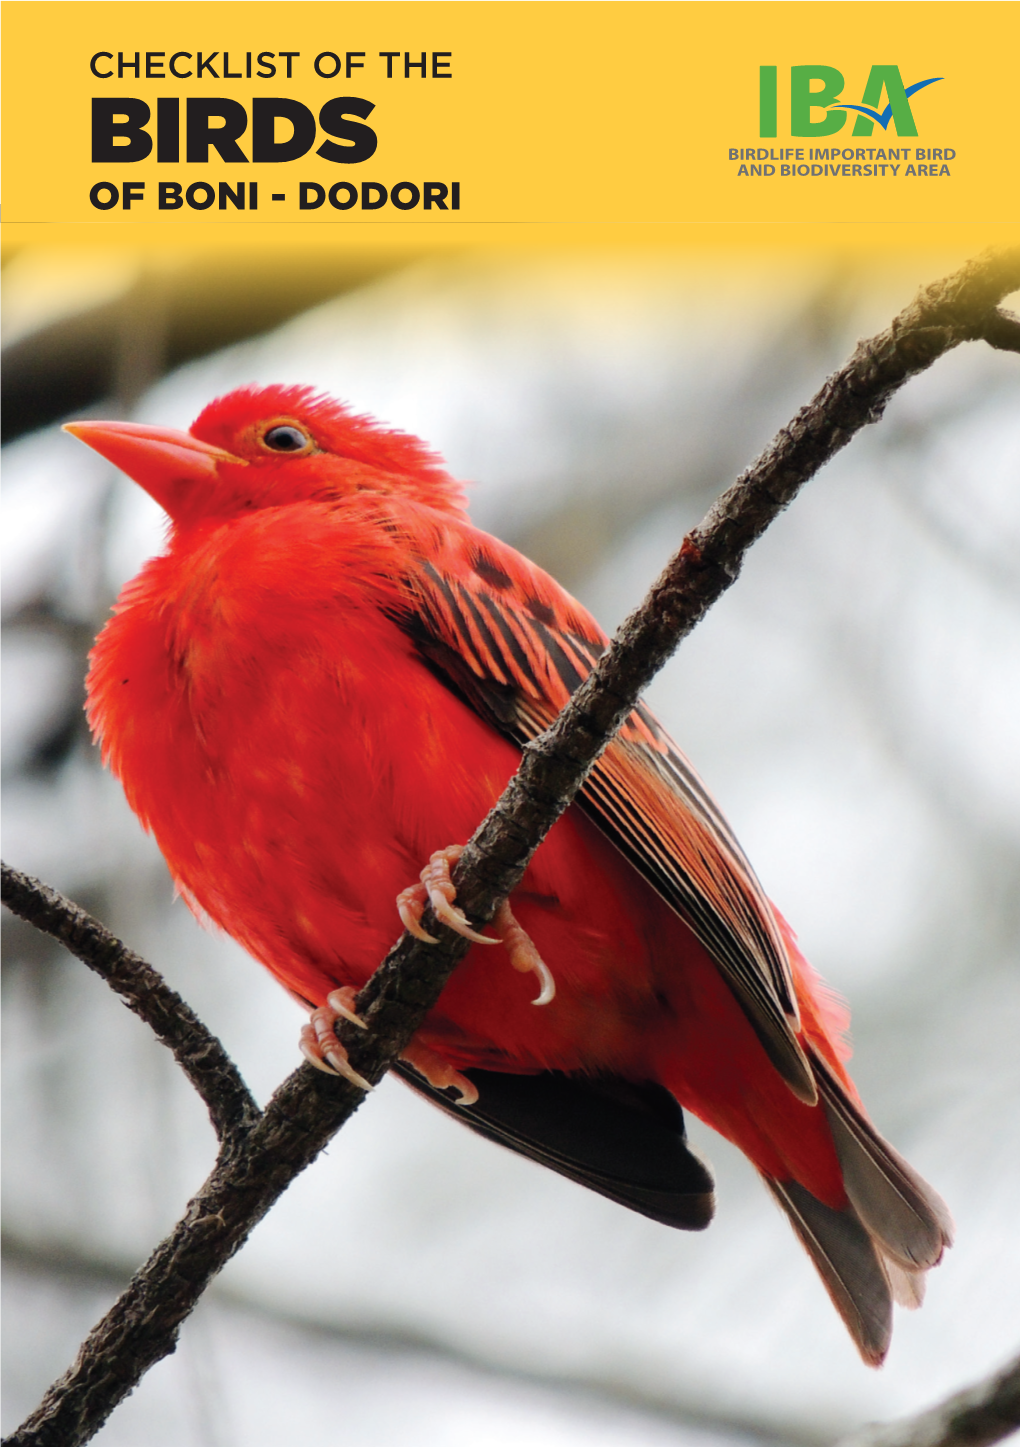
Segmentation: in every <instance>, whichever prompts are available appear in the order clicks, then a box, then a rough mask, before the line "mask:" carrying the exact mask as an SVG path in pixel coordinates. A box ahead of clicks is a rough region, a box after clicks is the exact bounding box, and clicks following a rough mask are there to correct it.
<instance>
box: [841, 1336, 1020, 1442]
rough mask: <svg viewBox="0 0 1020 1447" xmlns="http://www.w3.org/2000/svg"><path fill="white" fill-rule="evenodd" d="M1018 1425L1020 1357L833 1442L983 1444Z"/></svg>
mask: <svg viewBox="0 0 1020 1447" xmlns="http://www.w3.org/2000/svg"><path fill="white" fill-rule="evenodd" d="M1018 1427H1020V1357H1016V1358H1015V1359H1014V1360H1013V1361H1011V1362H1007V1363H1006V1365H1005V1366H1004V1367H1003V1368H1002V1370H1001V1371H999V1372H995V1373H993V1375H992V1376H990V1377H987V1378H986V1379H985V1380H984V1381H982V1382H979V1383H978V1384H977V1386H976V1387H967V1388H966V1390H965V1391H962V1392H957V1393H956V1394H955V1396H952V1397H949V1398H948V1399H947V1400H946V1401H945V1402H940V1403H939V1405H938V1406H937V1407H932V1408H931V1409H930V1411H927V1412H921V1413H919V1414H918V1415H917V1416H916V1417H908V1418H906V1419H905V1420H904V1421H902V1422H888V1423H876V1424H874V1425H873V1426H870V1427H866V1428H865V1429H864V1431H863V1432H854V1433H853V1434H852V1435H851V1436H849V1437H843V1438H841V1440H840V1441H839V1442H838V1443H837V1447H987V1444H988V1443H990V1442H999V1441H1001V1440H1002V1438H1003V1437H1006V1436H1008V1434H1009V1433H1010V1432H1014V1431H1016V1429H1017V1428H1018Z"/></svg>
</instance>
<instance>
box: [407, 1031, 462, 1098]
mask: <svg viewBox="0 0 1020 1447" xmlns="http://www.w3.org/2000/svg"><path fill="white" fill-rule="evenodd" d="M400 1058H401V1060H406V1061H407V1063H408V1065H413V1066H414V1068H415V1070H417V1072H418V1074H419V1075H423V1076H424V1077H425V1079H426V1080H427V1081H428V1083H429V1085H432V1086H435V1088H436V1090H448V1089H449V1088H450V1086H451V1085H452V1086H453V1087H454V1089H456V1090H459V1091H460V1100H458V1101H457V1104H458V1105H474V1103H475V1101H476V1100H477V1099H478V1090H477V1088H476V1087H475V1086H474V1085H473V1084H472V1083H471V1081H470V1080H468V1078H467V1076H466V1075H461V1073H460V1071H459V1070H454V1068H453V1066H452V1065H451V1064H450V1062H449V1061H448V1060H444V1059H443V1057H442V1056H441V1055H437V1054H436V1052H435V1051H434V1050H430V1049H429V1047H428V1046H427V1045H422V1044H421V1042H420V1041H418V1040H414V1039H412V1040H410V1041H409V1042H408V1044H407V1045H405V1047H404V1049H403V1050H402V1052H401V1055H400Z"/></svg>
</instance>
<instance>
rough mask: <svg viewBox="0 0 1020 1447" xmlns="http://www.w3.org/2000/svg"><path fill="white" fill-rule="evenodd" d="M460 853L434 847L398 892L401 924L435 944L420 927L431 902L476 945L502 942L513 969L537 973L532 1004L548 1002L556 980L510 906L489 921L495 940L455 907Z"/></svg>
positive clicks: (436, 911) (458, 846)
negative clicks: (415, 877) (453, 870)
mask: <svg viewBox="0 0 1020 1447" xmlns="http://www.w3.org/2000/svg"><path fill="white" fill-rule="evenodd" d="M463 853H464V846H463V845H462V844H451V845H449V846H448V847H447V848H446V849H437V850H436V852H435V853H434V854H433V855H432V857H431V858H430V859H429V862H428V864H426V866H425V868H424V869H423V870H422V872H421V882H420V883H419V884H412V885H410V886H409V887H408V888H407V889H404V890H401V892H400V894H398V895H397V912H398V914H399V915H400V919H401V923H402V924H403V926H404V928H405V929H406V930H407V932H408V934H412V935H414V937H415V938H416V939H419V940H425V942H426V943H427V944H430V945H434V944H437V943H438V941H437V940H436V938H435V937H434V936H433V935H430V934H428V933H427V932H426V931H425V930H424V929H422V924H421V917H422V914H423V913H424V911H425V906H426V904H430V905H431V906H432V912H433V914H434V915H435V916H436V918H437V919H440V920H442V921H443V923H444V924H447V925H449V926H450V928H451V929H452V930H455V931H456V932H457V934H459V935H463V936H464V938H465V939H468V940H473V941H474V943H475V944H479V945H495V944H500V943H502V944H503V945H504V946H505V948H506V951H507V954H508V955H509V956H510V963H511V964H512V965H513V967H514V969H515V970H520V971H521V973H522V974H527V973H529V972H532V971H533V972H534V973H535V974H536V975H537V976H538V980H539V985H540V989H539V992H538V995H537V996H536V998H535V999H534V1000H533V1001H532V1004H533V1005H548V1004H549V1002H550V1001H551V1000H553V999H555V997H556V981H555V980H554V979H553V976H552V971H551V970H550V969H549V966H548V965H547V964H546V963H545V961H544V960H543V959H542V957H541V955H540V954H539V953H538V950H537V949H536V948H535V944H534V941H533V940H532V939H531V936H530V935H529V934H528V933H527V931H526V930H524V929H523V928H522V927H521V925H520V924H518V922H517V920H516V919H515V918H514V915H513V912H512V911H511V909H510V905H509V904H508V903H507V902H506V901H504V903H503V904H502V905H501V906H500V908H499V909H498V910H497V912H496V917H495V919H494V920H493V922H492V923H493V928H494V929H495V931H496V934H497V936H498V938H497V939H493V938H492V937H491V936H490V935H482V934H479V933H478V932H477V930H473V929H472V928H471V926H470V925H469V924H468V921H467V917H466V916H465V914H464V913H463V911H462V910H459V909H456V908H455V907H454V900H455V899H456V898H457V891H456V889H455V888H454V884H453V880H452V879H451V878H450V865H451V864H453V863H455V861H456V860H458V859H459V858H460V856H461V855H462V854H463ZM458 1088H459V1087H458ZM472 1088H473V1087H472ZM463 1103H464V1102H461V1104H463Z"/></svg>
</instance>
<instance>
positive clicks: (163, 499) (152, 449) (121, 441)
mask: <svg viewBox="0 0 1020 1447" xmlns="http://www.w3.org/2000/svg"><path fill="white" fill-rule="evenodd" d="M64 431H65V432H70V434H71V436H72V437H77V438H79V439H80V440H81V441H82V442H86V443H88V445H89V447H93V448H95V450H96V452H99V453H101V454H102V456H103V457H105V458H107V459H108V460H109V461H110V462H112V463H113V464H114V466H115V467H119V468H120V470H121V471H122V472H126V473H127V475H128V477H130V478H133V479H134V481H135V482H137V483H139V484H140V486H142V487H144V488H145V491H146V492H147V493H149V495H150V496H151V497H154V498H155V499H156V501H157V502H158V503H159V504H160V505H161V506H162V507H164V508H166V510H167V512H170V513H172V512H173V507H172V500H173V498H174V496H175V495H176V494H178V493H179V490H180V487H181V485H182V484H184V485H185V486H187V485H188V484H189V483H196V482H211V481H212V479H213V478H214V477H215V476H216V469H217V467H218V466H219V464H220V463H222V462H231V463H233V464H234V465H235V466H237V467H246V466H247V463H246V462H245V460H244V458H242V457H235V456H234V455H233V453H230V452H224V451H223V449H222V448H221V447H212V446H210V444H209V443H208V442H200V441H199V440H198V438H197V437H192V435H191V433H190V432H178V431H177V430H176V428H173V427H148V426H146V425H145V424H144V423H140V422H66V423H65V424H64Z"/></svg>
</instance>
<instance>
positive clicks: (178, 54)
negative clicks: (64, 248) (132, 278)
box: [3, 0, 1020, 245]
mask: <svg viewBox="0 0 1020 1447" xmlns="http://www.w3.org/2000/svg"><path fill="white" fill-rule="evenodd" d="M4 22H5V57H6V59H5V72H6V74H5V86H4V101H3V107H4V131H5V136H6V165H5V196H4V208H5V209H4V220H5V222H7V223H15V224H17V225H19V226H26V225H27V226H53V225H75V226H80V227H102V228H104V229H108V228H111V227H117V228H128V229H131V230H132V231H136V230H137V229H138V228H144V229H145V232H146V233H148V232H149V231H150V229H151V228H154V227H158V228H165V227H173V228H175V230H176V231H178V232H181V233H183V234H182V235H181V236H180V238H179V240H181V241H184V240H185V239H186V236H191V237H192V238H194V235H195V233H196V231H200V232H207V231H208V230H209V229H210V228H225V227H226V228H230V230H231V232H236V230H237V228H245V229H247V230H249V231H253V232H258V233H263V234H264V233H268V234H266V235H265V237H264V239H266V240H269V239H270V236H271V237H272V239H274V240H279V239H280V234H281V233H280V228H281V227H285V228H287V229H288V230H290V229H291V228H295V227H300V228H302V229H304V228H308V227H327V228H330V231H329V240H330V244H333V245H335V244H336V242H337V241H338V240H339V239H348V240H352V241H354V242H356V243H357V244H359V245H365V244H368V243H371V244H372V245H376V244H379V243H380V242H382V240H383V236H382V234H381V233H384V232H388V231H390V230H392V229H396V230H397V232H398V234H399V233H403V232H405V231H406V233H407V234H406V235H405V237H404V240H405V241H410V240H411V237H412V236H413V238H414V241H415V244H421V243H423V242H424V243H425V244H435V243H436V242H440V241H452V240H458V239H459V240H464V239H467V238H468V237H472V238H473V237H476V236H478V235H479V234H483V235H484V236H485V238H486V239H487V240H489V241H492V240H496V241H499V242H503V243H505V242H508V241H510V242H512V241H515V240H519V239H522V238H521V230H522V228H525V229H528V228H540V229H542V230H544V231H548V229H549V228H562V227H565V226H566V227H579V226H580V227H594V228H599V229H608V230H609V231H611V232H616V231H617V230H618V229H619V228H639V229H644V228H659V227H661V228H688V227H699V228H705V227H708V228H720V227H723V228H726V227H738V226H752V227H754V228H762V227H766V228H767V227H780V228H792V231H791V233H790V234H791V235H792V236H794V237H800V238H801V239H804V238H806V237H817V236H819V235H821V234H822V233H823V232H825V231H830V232H831V231H833V229H836V230H837V231H842V232H843V233H844V234H845V237H846V238H847V239H850V240H852V238H853V237H854V236H859V237H860V238H861V239H862V240H866V238H867V237H869V236H871V237H874V236H875V234H876V231H875V228H888V229H889V230H890V235H896V236H899V237H901V238H903V237H913V238H914V239H915V240H916V239H919V238H922V237H923V236H924V235H925V233H926V231H927V230H928V229H929V228H932V227H942V226H960V225H962V224H965V225H966V226H967V227H968V228H969V232H970V233H971V234H976V233H982V234H985V233H987V235H988V236H989V238H990V239H992V238H995V237H997V236H998V235H999V233H1000V232H1001V229H1002V228H1004V227H1011V226H1015V225H1016V224H1017V222H1018V221H1020V186H1017V185H1016V184H1015V176H1016V164H1015V156H1016V148H1017V141H1018V135H1017V130H1018V127H1017V123H1016V101H1015V98H1014V96H1013V94H1012V87H1011V86H1010V85H1007V84H1006V83H1004V81H1003V79H1002V70H1001V67H1000V66H999V65H997V64H996V63H995V58H996V57H1000V58H1001V57H1002V56H1004V55H1007V54H1010V53H1012V54H1014V55H1015V54H1017V53H1020V22H1018V10H1017V7H1016V6H1015V5H1013V4H1004V3H987V0H961V3H957V0H947V3H939V4H916V3H898V0H888V3H875V4H872V3H870V0H862V3H839V0H836V3H831V4H825V5H814V4H801V3H767V0H766V3H742V0H734V3H716V0H712V3H701V0H691V3H662V4H659V3H641V0H636V3H613V0H609V3H558V0H546V3H530V0H511V3H498V0H497V3H477V4H475V3H432V0H427V3H421V4H418V3H393V4H380V3H352V4H340V5H338V4H332V3H329V4H327V3H305V0H297V3H291V4H288V5H276V4H262V3H255V4H244V5H238V4H234V3H211V4H197V3H190V0H184V3H161V0H156V3H148V4H139V3H135V4H130V5H125V4H121V3H93V4H88V5H83V4H79V3H64V0H54V3H38V0H8V3H6V5H5V6H4ZM1011 178H1012V180H1011ZM366 228H372V230H371V232H369V231H368V230H367V229H366ZM478 228H482V231H481V233H480V232H479V231H478ZM550 234H551V233H550ZM209 239H211V238H209V237H208V236H207V237H206V240H207V241H208V240H209ZM234 239H235V241H236V240H237V239H238V238H236V236H235V238H234Z"/></svg>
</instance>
